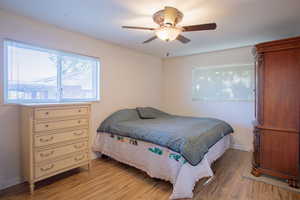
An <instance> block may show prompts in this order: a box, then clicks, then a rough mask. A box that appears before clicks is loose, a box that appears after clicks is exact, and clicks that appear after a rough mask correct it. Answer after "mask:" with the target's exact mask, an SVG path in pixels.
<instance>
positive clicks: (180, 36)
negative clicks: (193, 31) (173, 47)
mask: <svg viewBox="0 0 300 200" xmlns="http://www.w3.org/2000/svg"><path fill="white" fill-rule="evenodd" d="M176 40H179V41H180V42H182V43H184V44H186V43H188V42H190V41H191V40H190V39H188V38H186V37H184V36H183V35H178V37H177V38H176Z"/></svg>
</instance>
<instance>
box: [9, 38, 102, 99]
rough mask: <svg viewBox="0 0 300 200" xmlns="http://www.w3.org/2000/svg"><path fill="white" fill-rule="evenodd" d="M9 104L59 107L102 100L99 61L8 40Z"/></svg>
mask: <svg viewBox="0 0 300 200" xmlns="http://www.w3.org/2000/svg"><path fill="white" fill-rule="evenodd" d="M4 48H5V70H4V93H5V94H4V100H5V102H6V103H51V102H53V103H55V102H78V101H95V100H98V99H99V76H100V73H99V70H100V69H99V60H98V59H95V58H91V57H87V56H81V55H77V54H72V53H65V52H62V51H55V50H49V49H43V48H39V47H34V46H30V45H27V44H22V43H19V42H14V41H10V40H6V41H5V42H4Z"/></svg>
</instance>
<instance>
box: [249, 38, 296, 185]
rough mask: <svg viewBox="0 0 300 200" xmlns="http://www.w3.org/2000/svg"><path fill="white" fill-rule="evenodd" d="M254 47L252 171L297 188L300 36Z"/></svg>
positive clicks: (257, 174)
mask: <svg viewBox="0 0 300 200" xmlns="http://www.w3.org/2000/svg"><path fill="white" fill-rule="evenodd" d="M255 47H256V48H255V50H256V53H255V54H256V55H255V57H256V90H255V91H256V92H255V93H256V101H255V110H256V121H255V123H254V153H253V163H252V164H253V168H252V174H253V175H255V176H260V175H261V174H267V175H271V176H276V177H279V178H283V179H286V180H287V181H288V183H289V185H290V186H291V187H297V184H298V181H299V179H300V177H299V175H300V172H299V169H300V167H299V165H300V163H299V162H300V159H299V134H300V133H299V132H300V37H296V38H289V39H284V40H278V41H272V42H266V43H262V44H258V45H256V46H255Z"/></svg>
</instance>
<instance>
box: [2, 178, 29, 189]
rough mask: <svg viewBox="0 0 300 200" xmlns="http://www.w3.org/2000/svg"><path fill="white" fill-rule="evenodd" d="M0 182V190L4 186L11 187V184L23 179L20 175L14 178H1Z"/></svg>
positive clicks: (21, 181)
mask: <svg viewBox="0 0 300 200" xmlns="http://www.w3.org/2000/svg"><path fill="white" fill-rule="evenodd" d="M1 179H2V180H1V182H0V190H3V189H5V188H8V187H11V186H13V185H17V184H20V183H23V182H24V180H23V178H21V177H15V178H11V179H4V178H1Z"/></svg>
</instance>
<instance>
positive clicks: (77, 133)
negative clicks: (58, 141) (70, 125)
mask: <svg viewBox="0 0 300 200" xmlns="http://www.w3.org/2000/svg"><path fill="white" fill-rule="evenodd" d="M82 133H83V132H82V131H80V132H74V133H73V135H82Z"/></svg>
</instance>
